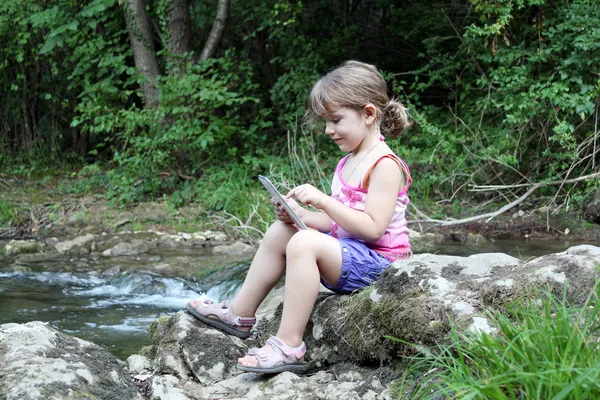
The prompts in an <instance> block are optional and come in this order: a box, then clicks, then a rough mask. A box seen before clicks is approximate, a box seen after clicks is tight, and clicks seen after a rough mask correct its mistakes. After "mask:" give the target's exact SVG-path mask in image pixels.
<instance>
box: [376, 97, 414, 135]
mask: <svg viewBox="0 0 600 400" xmlns="http://www.w3.org/2000/svg"><path fill="white" fill-rule="evenodd" d="M411 125H412V122H411V120H410V117H409V115H408V109H407V108H406V107H404V105H403V104H402V103H400V102H399V101H397V100H396V99H392V100H390V101H389V102H388V103H387V104H386V106H385V108H384V110H383V115H382V117H381V128H382V129H383V131H384V132H386V133H387V134H388V135H389V136H390V137H392V138H396V137H398V136H400V135H402V132H404V130H405V129H406V128H408V127H409V126H411Z"/></svg>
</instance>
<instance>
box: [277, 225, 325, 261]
mask: <svg viewBox="0 0 600 400" xmlns="http://www.w3.org/2000/svg"><path fill="white" fill-rule="evenodd" d="M322 236H323V234H322V233H320V232H317V231H311V230H301V231H299V232H297V233H296V234H295V235H294V236H293V237H292V238H291V239H290V240H289V242H288V244H287V247H286V249H285V254H286V256H287V257H298V256H307V255H311V254H312V255H314V254H315V252H316V245H317V244H318V240H319V238H320V237H322Z"/></svg>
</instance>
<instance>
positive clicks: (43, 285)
mask: <svg viewBox="0 0 600 400" xmlns="http://www.w3.org/2000/svg"><path fill="white" fill-rule="evenodd" d="M2 245H3V243H0V248H1V247H2ZM572 245H575V243H565V242H560V243H559V242H554V241H553V242H548V241H527V242H524V241H497V242H495V243H493V244H485V245H484V246H479V247H467V246H464V245H445V246H438V247H436V248H434V249H431V250H430V251H429V252H432V253H438V254H451V255H463V256H466V255H470V254H474V253H483V252H485V253H487V252H503V253H507V254H510V255H512V256H515V257H519V258H522V259H527V258H529V257H534V256H540V255H543V254H548V253H555V252H559V251H562V250H564V249H566V248H568V247H570V246H572ZM248 265H249V260H236V259H223V258H218V257H212V256H210V255H207V254H206V253H190V252H189V251H187V250H184V249H178V250H156V251H155V252H153V253H151V254H149V255H145V256H139V257H115V258H108V259H104V258H102V259H94V258H89V257H75V258H73V257H67V256H65V257H61V256H57V255H54V256H51V257H48V256H40V255H23V256H20V257H18V258H16V259H8V258H0V324H4V323H8V322H14V323H25V322H29V321H34V320H39V321H44V322H49V323H50V325H51V326H53V327H55V328H57V329H59V330H61V331H62V332H65V333H67V334H69V335H72V336H77V337H80V338H82V339H86V340H89V341H92V342H94V343H98V344H102V345H104V346H106V347H107V348H108V349H109V350H110V351H111V352H112V353H113V354H115V355H116V356H118V357H119V358H121V359H125V358H126V357H127V356H129V355H131V354H134V353H138V352H139V350H140V348H141V347H142V346H143V345H146V344H148V342H149V334H148V327H149V325H150V324H151V323H152V322H153V321H155V320H156V319H157V318H158V317H159V316H160V315H161V314H172V313H175V312H177V311H179V310H181V309H183V308H184V307H185V304H186V302H187V301H188V300H189V299H191V298H201V297H207V298H210V299H225V298H228V297H231V296H233V295H234V294H235V293H236V292H237V290H238V289H239V287H240V285H241V282H242V280H243V277H244V275H245V272H246V270H247V268H248ZM150 267H152V268H150ZM157 271H159V272H157Z"/></svg>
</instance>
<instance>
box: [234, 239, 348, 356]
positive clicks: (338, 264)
mask: <svg viewBox="0 0 600 400" xmlns="http://www.w3.org/2000/svg"><path fill="white" fill-rule="evenodd" d="M286 256H287V265H286V277H285V297H284V301H283V315H282V318H281V324H280V326H279V330H278V331H277V337H278V338H279V339H281V340H282V341H283V342H285V343H286V344H287V345H288V346H292V347H296V346H299V345H300V344H301V343H302V336H303V334H304V328H306V324H307V323H308V319H309V317H310V314H311V312H312V309H313V306H314V304H315V300H316V299H317V294H318V292H319V286H320V282H319V277H320V276H322V277H323V279H325V281H327V282H328V283H330V284H334V283H335V282H337V280H338V279H339V277H340V274H341V271H342V254H341V251H340V244H339V242H338V241H337V239H334V238H332V237H330V236H327V235H325V234H322V233H319V232H316V231H308V230H306V231H300V232H298V233H297V234H296V235H294V237H292V238H291V239H290V240H289V243H288V246H287V249H286ZM264 350H265V351H266V352H269V351H273V349H272V348H271V346H266V347H265V348H264ZM238 362H239V363H240V364H242V365H247V366H256V365H258V361H257V360H256V357H255V356H248V355H247V356H245V357H243V358H240V359H239V360H238Z"/></svg>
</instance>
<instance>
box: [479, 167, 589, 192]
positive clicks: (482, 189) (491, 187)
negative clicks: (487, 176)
mask: <svg viewBox="0 0 600 400" xmlns="http://www.w3.org/2000/svg"><path fill="white" fill-rule="evenodd" d="M597 177H600V172H594V173H593V174H589V175H583V176H580V177H579V178H573V179H567V180H562V181H551V182H538V183H519V184H516V185H485V186H480V185H473V186H472V187H471V189H469V191H471V192H487V191H490V190H499V189H514V188H519V187H528V186H537V185H542V186H555V185H563V184H565V183H576V182H581V181H585V180H587V179H592V178H597Z"/></svg>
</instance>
